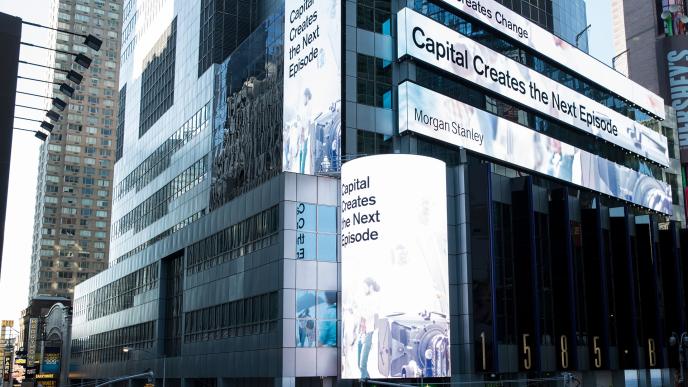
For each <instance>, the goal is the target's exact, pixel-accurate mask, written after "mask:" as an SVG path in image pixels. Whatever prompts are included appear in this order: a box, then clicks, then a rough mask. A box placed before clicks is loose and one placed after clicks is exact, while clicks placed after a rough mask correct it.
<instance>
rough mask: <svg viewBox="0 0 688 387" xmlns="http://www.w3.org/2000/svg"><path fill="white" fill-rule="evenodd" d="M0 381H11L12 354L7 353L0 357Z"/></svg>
mask: <svg viewBox="0 0 688 387" xmlns="http://www.w3.org/2000/svg"><path fill="white" fill-rule="evenodd" d="M2 380H4V381H5V382H10V381H12V352H11V351H7V352H4V353H3V355H2Z"/></svg>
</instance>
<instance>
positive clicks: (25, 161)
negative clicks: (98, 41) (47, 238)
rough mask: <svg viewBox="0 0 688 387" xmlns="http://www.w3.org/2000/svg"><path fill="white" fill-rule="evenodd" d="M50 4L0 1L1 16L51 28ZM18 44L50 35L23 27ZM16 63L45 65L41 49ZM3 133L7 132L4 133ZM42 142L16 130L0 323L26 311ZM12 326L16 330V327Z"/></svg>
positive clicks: (28, 50) (26, 84)
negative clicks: (13, 17) (5, 14)
mask: <svg viewBox="0 0 688 387" xmlns="http://www.w3.org/2000/svg"><path fill="white" fill-rule="evenodd" d="M51 3H52V0H0V12H3V13H7V14H10V15H14V16H18V17H21V18H22V19H23V20H26V21H31V22H36V23H39V24H43V25H46V24H49V23H50V20H49V19H50V7H49V5H50V4H51ZM22 41H24V42H28V43H34V44H39V45H47V44H48V42H49V41H48V30H44V29H41V28H35V27H28V26H24V27H23V29H22ZM19 58H20V60H24V61H26V62H33V63H39V64H45V65H47V64H48V63H46V59H45V50H42V49H38V48H34V47H27V46H22V47H21V52H20V54H19ZM46 71H48V70H47V69H41V68H40V67H36V66H29V65H24V64H20V65H19V74H18V75H20V76H24V77H30V78H36V79H44V80H45V79H47V77H48V75H47V73H46ZM46 86H47V85H46V84H43V83H40V82H35V81H29V80H24V79H19V80H18V82H17V90H19V91H26V92H30V93H35V94H40V95H46V94H47V90H46ZM16 102H17V104H18V105H26V106H32V107H37V108H46V107H47V100H45V99H42V98H38V97H32V96H26V95H21V94H18V95H17V101H16ZM44 115H45V113H44V112H41V111H38V110H32V109H26V108H21V107H17V108H16V109H15V116H19V117H25V118H32V119H37V120H42V119H43V118H44ZM38 125H39V124H38V122H33V121H26V120H18V119H15V121H14V127H16V128H24V129H32V130H35V129H38ZM2 130H6V128H2ZM40 145H41V141H40V140H39V139H37V138H35V137H34V136H33V134H32V133H29V132H22V131H18V130H15V131H14V133H13V138H12V160H11V165H10V181H9V193H8V199H7V217H6V219H5V239H4V247H3V253H2V273H0V319H2V320H17V319H18V318H19V313H20V312H21V310H22V309H24V308H26V306H27V298H28V288H29V267H30V263H29V262H30V259H31V242H32V238H33V214H34V205H35V196H36V176H37V175H38V151H39V147H40ZM15 326H16V325H15Z"/></svg>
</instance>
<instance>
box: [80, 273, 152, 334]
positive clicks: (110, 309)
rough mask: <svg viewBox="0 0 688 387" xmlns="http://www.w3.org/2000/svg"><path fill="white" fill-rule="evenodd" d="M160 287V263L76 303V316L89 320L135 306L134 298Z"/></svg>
mask: <svg viewBox="0 0 688 387" xmlns="http://www.w3.org/2000/svg"><path fill="white" fill-rule="evenodd" d="M157 286H158V263H157V262H155V263H152V264H150V265H148V266H146V267H143V268H141V269H139V270H137V271H135V272H133V273H130V274H127V275H126V276H124V277H122V278H120V279H118V280H116V281H113V282H111V283H109V284H107V285H105V286H103V287H101V288H99V289H96V290H94V291H92V292H91V293H89V294H86V295H84V296H82V297H79V298H78V299H77V300H75V301H74V314H75V315H76V316H79V315H84V314H85V315H86V319H87V320H95V319H97V318H100V317H103V316H107V315H109V314H112V313H116V312H119V311H122V310H125V309H129V308H131V307H132V306H134V297H135V296H136V295H139V294H141V293H143V292H147V291H149V290H151V289H155V288H156V287H157Z"/></svg>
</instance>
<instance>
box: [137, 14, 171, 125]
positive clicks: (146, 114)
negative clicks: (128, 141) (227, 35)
mask: <svg viewBox="0 0 688 387" xmlns="http://www.w3.org/2000/svg"><path fill="white" fill-rule="evenodd" d="M176 45H177V19H176V18H175V19H174V20H172V24H171V25H170V26H169V28H168V29H167V30H166V31H165V32H164V33H163V34H162V36H161V37H160V38H159V39H158V41H157V43H156V44H155V46H154V47H153V49H152V50H151V51H150V53H149V54H148V56H147V57H146V58H145V59H144V61H143V62H144V68H143V73H142V75H141V105H140V117H141V118H140V122H139V137H141V136H143V135H144V134H145V133H146V132H147V131H148V129H150V127H151V126H153V124H154V123H155V122H156V121H157V120H158V119H159V118H160V117H161V116H162V115H163V114H164V113H165V112H166V111H167V110H168V109H169V108H170V107H171V106H172V104H173V103H174V65H175V52H176Z"/></svg>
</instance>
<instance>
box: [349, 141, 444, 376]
mask: <svg viewBox="0 0 688 387" xmlns="http://www.w3.org/2000/svg"><path fill="white" fill-rule="evenodd" d="M341 184H342V187H341V190H342V199H341V232H342V237H341V251H342V309H341V310H342V341H341V348H342V350H341V353H342V357H341V362H342V363H341V367H342V372H341V375H342V378H345V379H359V378H364V379H365V378H416V377H421V376H422V377H445V376H449V375H451V370H450V364H451V361H450V355H449V284H448V281H449V278H448V255H447V196H446V195H447V193H446V167H445V164H444V162H442V161H439V160H436V159H432V158H428V157H423V156H413V155H378V156H371V157H363V158H360V159H356V160H353V161H350V162H348V163H346V164H345V165H344V166H343V168H342V180H341Z"/></svg>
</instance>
